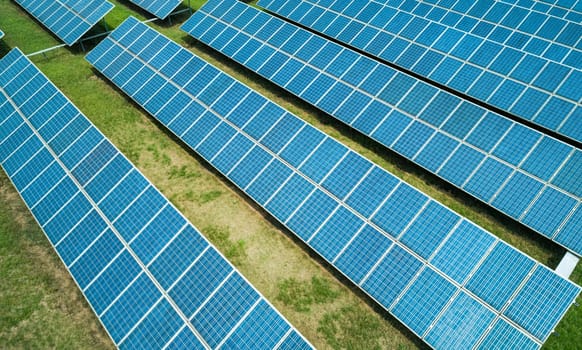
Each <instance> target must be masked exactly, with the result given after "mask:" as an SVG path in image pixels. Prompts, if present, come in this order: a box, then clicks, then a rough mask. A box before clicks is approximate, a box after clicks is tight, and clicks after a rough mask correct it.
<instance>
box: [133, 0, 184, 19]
mask: <svg viewBox="0 0 582 350" xmlns="http://www.w3.org/2000/svg"><path fill="white" fill-rule="evenodd" d="M129 1H131V2H132V3H133V4H135V5H137V6H139V7H141V8H142V9H144V10H146V11H147V12H149V13H151V14H153V15H154V16H156V17H157V18H159V19H166V18H167V17H168V16H169V15H170V14H171V13H172V12H173V11H174V10H175V9H176V8H177V7H178V6H180V4H181V3H182V0H153V1H151V0H150V1H148V0H129Z"/></svg>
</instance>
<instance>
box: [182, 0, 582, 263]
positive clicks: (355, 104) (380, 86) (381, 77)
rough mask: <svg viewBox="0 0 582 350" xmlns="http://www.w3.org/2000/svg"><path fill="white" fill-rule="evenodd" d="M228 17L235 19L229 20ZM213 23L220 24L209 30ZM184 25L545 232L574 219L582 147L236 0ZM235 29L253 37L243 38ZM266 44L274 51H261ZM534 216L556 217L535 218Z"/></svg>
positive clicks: (211, 5) (551, 232)
mask: <svg viewBox="0 0 582 350" xmlns="http://www.w3.org/2000/svg"><path fill="white" fill-rule="evenodd" d="M226 18H229V19H231V22H230V23H228V22H225V21H224V20H225V19H226ZM267 26H269V33H271V34H272V35H271V34H265V35H264V37H265V39H264V40H263V39H261V38H262V37H263V35H262V34H261V33H262V31H263V30H264V28H266V27H267ZM213 28H219V29H220V30H219V31H218V32H217V33H213V35H211V36H206V35H205V33H206V32H207V31H210V30H212V29H213ZM183 29H184V30H186V31H187V32H189V33H191V34H192V35H194V36H195V37H196V38H198V39H200V40H202V41H203V42H205V43H207V44H209V45H210V46H211V47H214V48H216V49H217V50H220V51H221V52H223V53H225V54H227V55H230V56H231V57H233V58H234V59H235V60H237V61H238V62H239V63H241V64H243V65H245V66H246V67H247V68H250V69H253V70H255V71H256V72H257V73H259V74H261V75H262V76H264V77H265V78H268V79H271V80H273V81H274V82H276V83H277V84H279V85H280V86H281V87H283V88H285V89H287V90H288V91H290V92H291V93H293V94H295V95H297V96H299V97H301V98H303V99H304V100H306V101H307V102H309V103H312V104H313V105H315V106H316V107H318V108H319V109H321V110H323V111H324V112H326V113H328V114H330V115H331V116H333V117H335V118H337V119H339V120H341V121H342V122H344V123H347V124H348V125H350V126H352V127H353V128H355V129H357V130H358V131H360V132H362V133H364V134H366V135H368V136H370V137H372V138H373V139H375V140H376V141H379V142H380V143H382V144H383V145H385V146H387V147H389V148H391V149H392V150H394V151H396V152H398V153H400V154H401V155H403V156H405V157H406V158H408V159H410V160H412V161H414V162H416V163H417V164H419V165H421V166H423V167H425V168H426V169H428V170H430V171H431V172H433V173H436V174H437V175H439V176H441V177H442V178H444V179H445V180H447V181H449V182H451V183H452V184H454V185H455V186H457V187H459V188H462V189H463V190H465V191H466V192H468V193H470V194H472V195H473V196H475V197H476V198H478V199H480V200H482V201H483V202H485V203H487V204H490V205H492V206H493V207H495V208H497V209H498V210H500V211H502V212H503V213H505V214H507V215H509V216H511V217H513V218H514V219H516V220H518V221H520V222H522V223H524V224H527V225H528V226H530V227H531V228H533V229H534V230H536V231H538V232H539V233H541V234H542V235H544V236H546V237H549V238H552V239H555V238H556V236H557V234H558V232H559V228H560V227H561V226H562V225H565V224H566V223H567V222H568V220H569V219H568V218H569V217H570V214H571V212H572V210H573V208H574V205H573V204H572V203H574V202H575V203H578V205H579V203H580V202H582V199H581V198H580V193H581V192H582V191H579V190H578V188H577V184H578V183H580V181H570V180H569V179H578V178H579V176H577V175H575V174H573V170H572V169H574V168H575V167H576V166H575V165H574V164H576V163H577V162H578V167H579V166H581V165H580V163H579V161H578V159H579V157H578V156H577V155H578V153H580V152H579V150H578V149H576V148H574V147H572V146H569V145H567V144H566V143H563V142H560V141H558V140H556V139H553V138H550V137H548V136H545V135H543V134H542V133H540V132H538V131H535V130H533V129H531V128H527V127H524V126H522V125H520V124H518V123H516V122H514V121H511V120H510V119H507V118H505V117H502V116H500V115H498V114H495V113H491V112H488V111H487V110H485V109H484V108H482V107H479V106H477V105H475V104H472V103H469V102H466V101H462V100H461V99H460V98H458V97H456V96H454V95H452V94H450V93H447V92H445V91H443V90H439V89H437V88H435V87H432V86H430V85H428V84H426V83H423V82H420V81H418V80H417V79H415V78H412V77H411V76H409V75H406V74H404V73H400V72H398V71H396V70H394V69H392V68H389V67H388V66H386V65H383V64H379V63H377V62H375V61H373V60H372V59H370V58H368V57H365V56H363V55H361V54H358V53H356V52H354V51H351V50H349V49H344V48H342V47H341V46H340V45H337V44H335V43H333V42H331V41H329V40H326V39H323V38H321V37H318V36H316V35H314V34H312V33H310V32H308V31H306V30H303V29H300V28H298V27H296V26H294V25H291V24H288V23H285V22H284V21H282V20H281V19H278V18H274V17H273V16H270V15H269V14H267V13H264V12H261V11H258V10H256V9H253V8H250V7H248V6H246V5H245V4H243V3H240V2H236V1H234V0H232V1H225V2H223V3H222V4H221V5H217V4H214V2H209V3H208V4H206V5H205V6H203V7H202V8H201V9H200V10H199V11H197V12H196V13H195V14H194V15H193V16H192V17H191V19H190V20H189V21H188V22H186V23H185V24H184V26H183ZM237 35H245V36H246V37H247V39H246V40H240V41H237V40H235V39H234V38H235V37H236V36H237ZM279 36H283V37H284V40H279ZM222 40H223V41H230V42H231V43H232V42H237V43H238V50H239V51H238V52H241V51H242V50H246V49H249V55H245V56H244V57H240V56H237V54H232V53H229V52H226V49H221V47H224V46H223V45H219V43H220V42H221V41H222ZM291 42H298V43H301V45H298V47H299V46H300V48H296V47H293V48H289V43H291ZM253 43H254V44H253ZM251 45H254V46H253V47H255V49H253V48H251ZM258 47H261V49H256V48H258ZM266 49H268V52H266V51H265V52H266V53H265V54H263V51H264V50H266ZM232 52H236V51H232ZM253 54H254V55H253ZM258 56H260V57H258ZM257 57H258V58H257ZM282 57H284V58H285V59H282ZM254 58H257V62H260V64H261V65H260V66H257V67H258V68H257V67H255V65H254V63H252V62H254V61H253V59H254ZM271 63H272V64H273V67H277V69H274V70H272V71H269V72H268V73H266V72H265V70H264V67H266V66H268V65H270V64H271ZM287 69H290V70H291V72H290V73H289V75H288V76H286V77H285V78H284V79H280V78H279V77H281V74H282V72H285V71H287ZM332 85H333V86H332ZM233 100H234V99H233ZM236 101H238V99H236ZM292 128H293V127H292V126H289V131H288V134H287V135H286V136H285V137H283V136H282V135H277V136H278V138H280V143H281V144H284V143H285V142H286V140H288V139H289V138H291V137H292V136H293V134H294V133H293V131H294V130H296V127H295V129H292ZM296 139H297V138H295V139H293V140H296ZM313 142H317V140H314V141H313ZM271 149H272V150H273V151H276V152H277V151H279V149H278V148H277V149H275V148H272V147H271ZM305 149H307V147H305ZM284 151H286V150H284ZM340 153H341V151H338V153H337V155H336V154H334V153H333V152H332V153H330V154H329V155H325V157H329V162H330V164H332V163H335V162H337V157H341V155H340ZM550 154H553V155H554V156H550ZM334 157H336V158H334ZM572 157H573V158H572ZM294 161H295V160H294ZM567 164H571V166H565V165H567ZM293 165H295V164H293ZM342 165H343V164H342ZM305 166H309V164H306V165H305ZM321 166H322V167H323V168H322V169H317V171H320V172H321V173H326V172H327V171H328V167H326V165H324V164H322V165H321ZM362 171H365V169H362ZM348 173H349V176H347V175H344V176H343V177H339V176H338V177H337V178H338V183H337V184H332V183H330V181H329V180H326V181H325V182H324V183H323V185H324V187H326V188H327V189H328V190H330V191H332V192H333V191H336V192H334V194H335V195H337V196H339V197H340V198H343V196H345V194H346V193H339V192H337V191H338V190H337V189H335V188H338V189H339V188H340V187H341V188H342V190H343V192H345V191H347V189H349V188H351V187H350V186H349V185H350V183H344V182H350V181H351V182H353V181H358V180H359V178H361V174H357V173H354V172H353V169H352V171H350V172H347V173H346V174H348ZM309 175H310V176H314V174H311V173H310V174H309ZM320 176H321V175H320ZM521 178H526V179H525V180H523V181H520V182H519V185H520V186H514V182H513V181H514V180H516V179H521ZM316 179H317V180H319V177H317V178H316ZM526 180H527V181H526ZM548 182H549V183H548ZM575 183H576V184H575ZM524 189H525V190H524ZM552 190H554V191H561V193H564V192H563V191H566V192H568V194H565V193H564V195H565V196H568V197H569V198H568V200H566V199H565V200H563V201H561V202H560V203H561V204H562V206H560V207H559V208H558V209H557V210H555V211H554V212H553V214H554V215H551V216H550V215H548V214H549V212H545V213H544V212H543V211H541V210H539V209H537V210H535V211H533V212H532V211H531V209H532V208H540V207H553V206H554V204H555V203H556V202H554V201H551V200H552V199H553V198H550V197H549V196H540V195H539V194H540V193H541V192H542V191H552ZM498 192H500V193H499V194H498ZM522 192H526V193H522ZM497 194H498V195H497ZM516 194H517V195H519V196H522V197H523V198H522V199H521V201H518V200H517V198H514V197H515V196H516ZM526 217H527V218H528V219H527V220H525V218H526ZM536 220H539V221H545V222H550V221H551V222H552V224H548V225H540V224H539V223H537V222H536V223H535V224H534V221H536ZM557 221H560V223H557ZM576 244H577V242H575V241H571V242H570V243H569V244H566V245H565V246H566V247H567V248H569V249H573V246H575V245H576ZM576 252H578V253H580V252H579V251H576Z"/></svg>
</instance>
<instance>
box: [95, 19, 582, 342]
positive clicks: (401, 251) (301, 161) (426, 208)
mask: <svg viewBox="0 0 582 350" xmlns="http://www.w3.org/2000/svg"><path fill="white" fill-rule="evenodd" d="M87 60H88V61H89V62H90V63H91V64H92V65H93V66H94V67H95V68H96V69H97V70H99V71H100V72H101V73H103V74H104V75H105V76H106V77H107V78H109V79H110V80H111V81H112V82H113V83H114V84H115V85H117V86H118V87H119V88H120V89H121V90H122V91H124V92H125V93H126V94H127V95H128V96H130V97H131V98H132V99H133V100H134V101H136V102H137V103H138V104H140V105H141V106H143V108H144V109H145V110H147V111H148V112H149V113H150V114H151V115H153V116H155V118H156V119H157V120H158V121H159V122H161V123H162V124H163V125H165V126H167V128H168V129H169V130H170V131H171V132H173V133H174V134H175V135H177V136H178V137H179V138H180V139H181V140H182V141H183V142H185V143H186V144H187V145H188V146H190V147H191V148H192V149H193V150H194V151H195V152H197V153H198V154H199V155H200V156H201V157H203V158H204V159H206V160H207V161H208V162H209V164H211V165H212V166H213V167H215V168H216V169H217V170H218V171H220V172H221V173H222V174H224V175H225V177H226V178H228V179H229V180H230V181H232V182H233V183H234V184H235V185H236V186H238V187H239V188H240V189H241V190H243V191H244V192H245V193H246V194H247V195H248V196H250V197H251V198H252V199H253V200H254V201H256V202H257V203H258V204H259V205H261V206H262V207H263V208H265V210H267V211H268V212H269V213H271V214H272V215H273V216H274V217H275V218H276V219H277V220H279V221H280V222H281V223H283V224H284V225H285V226H286V227H287V228H289V230H290V231H292V232H293V233H294V234H296V235H297V236H298V237H299V238H300V239H302V240H303V241H304V242H306V243H307V244H308V245H309V246H310V247H311V248H312V249H314V250H315V251H316V252H317V253H318V254H320V255H321V256H322V257H324V258H325V259H326V260H327V261H329V262H330V263H331V264H332V265H333V266H335V267H336V268H337V269H338V270H339V271H341V272H342V273H343V274H344V275H345V276H347V277H348V278H349V279H350V280H352V281H353V282H354V283H355V284H356V285H358V286H359V287H360V288H362V290H364V291H365V292H366V293H368V294H369V295H370V296H371V297H372V298H374V299H375V300H376V301H377V302H378V303H379V304H380V305H382V306H383V307H384V308H385V309H386V310H388V311H390V312H391V313H392V314H393V315H394V316H395V317H397V318H398V319H399V320H401V321H402V322H403V323H404V324H405V325H406V326H407V327H409V328H410V329H411V330H412V331H413V332H414V333H415V334H417V335H418V336H419V337H421V338H422V339H424V340H425V341H426V342H427V343H428V344H430V345H431V346H433V347H435V348H439V349H450V348H455V347H457V348H470V347H474V346H475V347H482V348H491V347H495V346H508V345H509V344H512V345H516V346H519V347H521V348H524V349H534V348H538V347H539V346H540V344H541V343H542V342H543V341H544V340H545V339H546V338H547V337H548V335H549V334H550V333H551V332H552V329H553V328H554V327H555V325H556V324H557V323H558V322H559V320H560V319H561V317H562V316H563V315H564V313H565V312H566V310H567V309H568V307H569V306H570V305H571V303H572V302H573V300H574V299H575V298H576V296H577V295H578V293H579V291H580V290H579V287H578V286H576V285H574V284H572V283H571V282H569V281H567V280H565V279H563V278H561V277H559V276H558V275H556V274H555V273H554V272H552V271H551V270H549V269H547V268H546V267H544V266H542V265H540V264H538V263H536V262H535V261H534V260H532V259H530V258H528V257H527V256H526V255H524V254H522V253H520V252H519V251H517V250H515V249H514V248H512V247H510V246H509V245H507V244H505V243H503V242H502V241H500V240H499V239H497V238H495V237H494V236H492V235H491V234H489V233H487V232H485V231H483V230H482V229H480V228H479V227H477V226H475V225H474V224H472V223H471V222H469V221H467V220H465V219H463V218H461V217H460V216H459V215H457V214H456V213H454V212H452V211H451V210H449V209H447V208H445V207H443V206H442V205H440V204H439V203H437V202H436V201H434V200H432V199H430V198H428V197H427V196H425V195H424V194H422V193H421V192H419V191H417V190H415V189H414V188H412V187H411V186H409V185H407V184H406V183H404V182H402V181H400V180H398V179H397V178H396V177H394V176H393V175H391V174H389V173H388V172H386V171H385V170H383V169H381V168H379V167H378V166H376V165H374V164H373V163H371V162H370V161H368V160H366V159H365V158H363V157H361V156H360V155H358V154H357V153H355V152H353V151H351V150H349V149H348V148H346V147H345V146H344V145H342V144H341V143H339V142H337V141H335V140H333V139H332V138H330V137H329V136H327V135H326V134H324V133H322V132H320V131H319V130H317V129H315V128H313V127H312V126H310V125H309V124H307V123H305V122H304V121H302V120H301V119H299V118H297V117H296V116H294V115H292V114H290V113H288V112H286V111H285V110H284V109H282V108H281V107H279V106H277V105H276V104H274V103H272V102H270V101H269V100H267V99H266V98H264V97H263V96H261V95H259V94H258V93H256V92H254V91H253V90H251V89H250V88H248V87H246V86H245V85H244V84H242V83H240V82H238V81H236V80H235V79H233V78H232V77H230V76H228V75H226V74H225V73H222V72H221V71H220V70H218V69H217V68H215V67H213V66H212V65H210V64H208V63H207V62H205V61H204V60H202V59H200V58H198V57H197V56H195V55H194V54H192V53H191V52H189V51H188V50H186V49H184V48H182V47H180V46H179V45H178V44H176V43H174V42H172V41H171V40H169V39H168V38H166V37H164V36H163V35H161V34H159V33H158V32H156V31H155V30H153V29H151V28H149V27H148V26H147V25H145V24H143V23H140V22H139V21H138V20H136V19H135V18H129V19H128V20H126V21H125V22H124V23H123V24H122V25H120V26H119V27H118V28H117V29H116V30H115V31H114V32H112V33H111V34H110V36H109V37H108V38H106V39H105V40H103V41H102V42H101V43H100V44H99V45H98V46H97V47H95V49H94V50H93V51H91V52H90V53H89V54H88V55H87ZM550 295H551V296H552V297H551V298H548V296H550Z"/></svg>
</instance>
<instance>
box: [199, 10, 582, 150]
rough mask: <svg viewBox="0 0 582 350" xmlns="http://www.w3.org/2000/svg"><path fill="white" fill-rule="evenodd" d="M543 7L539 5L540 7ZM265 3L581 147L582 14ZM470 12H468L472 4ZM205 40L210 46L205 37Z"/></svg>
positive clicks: (301, 21) (320, 30)
mask: <svg viewBox="0 0 582 350" xmlns="http://www.w3.org/2000/svg"><path fill="white" fill-rule="evenodd" d="M531 3H535V2H531ZM258 5H259V6H261V7H264V8H266V9H267V10H269V11H271V12H274V13H277V14H279V15H280V16H283V17H286V18H288V19H289V20H291V21H294V22H297V23H299V24H302V25H304V26H306V27H309V28H311V29H313V30H315V31H318V32H321V33H322V34H324V35H327V36H330V37H332V38H334V39H336V40H339V41H340V42H343V43H345V44H348V45H350V46H352V47H355V48H357V49H359V50H362V51H365V52H367V53H369V54H371V55H374V56H377V57H379V58H381V59H383V60H385V61H388V62H390V63H393V64H395V65H397V66H399V67H401V68H403V69H406V70H408V71H411V72H414V73H417V74H421V75H423V76H425V77H426V78H428V79H430V80H432V81H434V82H436V83H439V84H442V85H445V86H447V87H449V88H451V89H454V90H456V91H458V92H460V93H463V94H465V95H468V96H471V97H473V98H476V99H478V100H480V101H482V102H484V103H486V104H489V105H491V106H494V107H497V108H500V109H502V110H505V111H506V112H508V113H510V114H513V115H515V116H516V117H518V118H521V119H524V120H527V121H530V122H532V123H535V124H537V125H540V126H542V127H544V128H546V129H548V130H551V131H554V132H557V133H559V134H561V135H563V136H565V137H567V138H570V139H571V140H574V141H576V142H581V141H582V124H581V123H582V122H581V120H582V119H581V118H580V100H581V99H582V88H580V84H578V83H577V81H579V80H580V75H581V74H582V73H581V71H580V69H581V68H582V65H581V62H582V59H581V58H582V41H581V40H580V38H581V37H582V25H581V24H580V20H581V19H582V15H581V14H579V13H578V14H577V15H576V17H578V19H577V20H575V21H571V20H568V19H564V18H557V17H555V16H554V15H552V14H549V13H542V12H539V11H537V10H536V9H525V8H523V7H521V2H519V3H517V4H515V5H513V4H507V3H505V2H503V1H493V0H479V1H475V2H471V3H463V2H460V1H459V2H455V4H454V5H453V4H452V2H451V1H429V2H420V1H404V0H368V1H366V2H363V3H361V2H360V3H358V4H357V5H350V6H347V3H346V2H342V1H322V0H261V1H259V2H258ZM467 5H469V6H467ZM201 40H202V41H204V39H201Z"/></svg>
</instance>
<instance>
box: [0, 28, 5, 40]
mask: <svg viewBox="0 0 582 350" xmlns="http://www.w3.org/2000/svg"><path fill="white" fill-rule="evenodd" d="M3 37H4V32H3V31H1V30H0V39H2V38H3Z"/></svg>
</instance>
